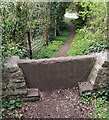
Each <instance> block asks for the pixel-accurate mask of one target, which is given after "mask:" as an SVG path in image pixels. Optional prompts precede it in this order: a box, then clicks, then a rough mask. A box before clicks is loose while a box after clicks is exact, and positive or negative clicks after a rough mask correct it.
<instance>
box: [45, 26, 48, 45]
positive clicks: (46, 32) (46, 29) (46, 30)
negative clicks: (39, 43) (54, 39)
mask: <svg viewBox="0 0 109 120" xmlns="http://www.w3.org/2000/svg"><path fill="white" fill-rule="evenodd" d="M45 37H46V38H45V39H46V45H48V27H47V24H46V25H45Z"/></svg>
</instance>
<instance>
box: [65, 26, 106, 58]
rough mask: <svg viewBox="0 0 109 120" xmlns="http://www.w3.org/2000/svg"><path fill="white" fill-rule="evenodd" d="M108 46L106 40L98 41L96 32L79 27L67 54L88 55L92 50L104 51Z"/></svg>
mask: <svg viewBox="0 0 109 120" xmlns="http://www.w3.org/2000/svg"><path fill="white" fill-rule="evenodd" d="M106 48H107V43H106V40H104V41H100V40H99V41H97V40H96V39H95V34H93V33H92V32H91V31H88V30H87V29H86V28H83V29H80V30H79V29H78V30H77V34H76V36H75V38H74V40H73V42H72V44H71V46H70V49H69V50H68V52H67V56H77V55H87V54H90V53H92V52H100V51H104V50H105V49H106Z"/></svg>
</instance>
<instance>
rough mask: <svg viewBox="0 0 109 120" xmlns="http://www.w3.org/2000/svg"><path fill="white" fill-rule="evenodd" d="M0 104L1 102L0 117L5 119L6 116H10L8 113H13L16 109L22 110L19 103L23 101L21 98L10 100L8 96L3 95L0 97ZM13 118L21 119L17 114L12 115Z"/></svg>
mask: <svg viewBox="0 0 109 120" xmlns="http://www.w3.org/2000/svg"><path fill="white" fill-rule="evenodd" d="M1 102H2V107H1V110H0V115H1V116H2V117H3V118H6V117H7V116H9V115H10V111H13V110H14V109H16V108H22V105H21V102H23V101H22V99H21V98H16V99H11V98H10V96H9V95H4V96H3V97H2V101H1ZM13 116H14V117H15V118H18V119H20V118H21V116H20V115H18V114H17V113H13Z"/></svg>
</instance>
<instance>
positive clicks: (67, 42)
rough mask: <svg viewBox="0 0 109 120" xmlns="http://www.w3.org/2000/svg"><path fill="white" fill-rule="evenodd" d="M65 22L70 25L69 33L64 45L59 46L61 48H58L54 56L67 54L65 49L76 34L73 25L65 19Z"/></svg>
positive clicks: (67, 48)
mask: <svg viewBox="0 0 109 120" xmlns="http://www.w3.org/2000/svg"><path fill="white" fill-rule="evenodd" d="M66 22H67V23H68V25H69V26H70V35H69V38H68V40H67V41H66V43H65V45H64V46H63V47H61V49H60V50H59V52H58V53H57V54H56V55H55V56H54V57H62V56H64V57H65V56H67V51H68V50H69V48H70V44H71V43H72V41H73V39H74V37H75V35H76V30H75V27H74V25H73V24H72V23H71V22H70V21H69V20H66Z"/></svg>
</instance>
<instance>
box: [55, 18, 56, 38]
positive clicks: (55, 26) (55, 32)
mask: <svg viewBox="0 0 109 120" xmlns="http://www.w3.org/2000/svg"><path fill="white" fill-rule="evenodd" d="M55 39H56V16H55Z"/></svg>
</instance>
